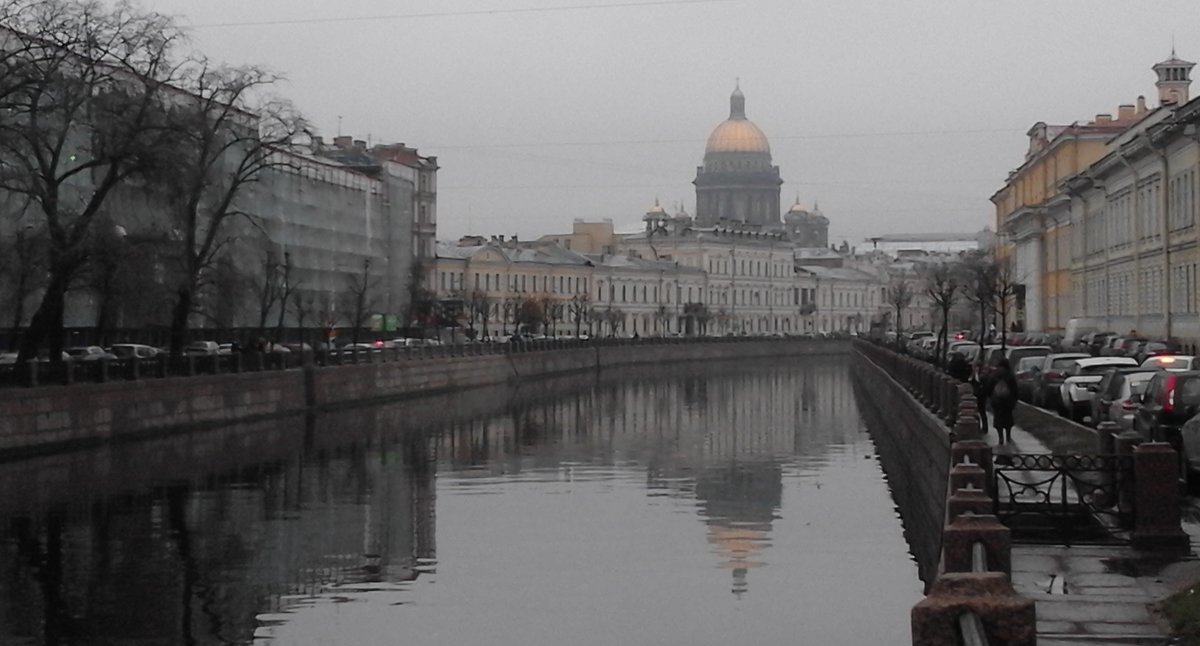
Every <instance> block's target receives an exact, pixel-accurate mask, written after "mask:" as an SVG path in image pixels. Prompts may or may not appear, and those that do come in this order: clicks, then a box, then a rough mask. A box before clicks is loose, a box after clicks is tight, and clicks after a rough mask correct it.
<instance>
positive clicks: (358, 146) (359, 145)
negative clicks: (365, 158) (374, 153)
mask: <svg viewBox="0 0 1200 646" xmlns="http://www.w3.org/2000/svg"><path fill="white" fill-rule="evenodd" d="M354 149H355V150H358V151H366V149H367V142H366V141H364V140H362V139H355V140H354Z"/></svg>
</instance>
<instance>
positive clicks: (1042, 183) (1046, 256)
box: [991, 97, 1148, 331]
mask: <svg viewBox="0 0 1200 646" xmlns="http://www.w3.org/2000/svg"><path fill="white" fill-rule="evenodd" d="M1147 113H1148V111H1147V109H1146V100H1145V98H1144V97H1138V99H1137V103H1136V104H1134V105H1122V106H1120V107H1119V108H1118V109H1117V115H1116V117H1115V118H1114V117H1113V116H1112V115H1111V114H1098V115H1096V118H1095V119H1093V120H1092V121H1089V122H1087V123H1078V122H1076V123H1073V124H1070V125H1059V126H1054V125H1048V124H1046V123H1044V122H1038V123H1036V124H1034V126H1033V127H1032V128H1030V129H1029V132H1028V133H1026V134H1027V135H1028V137H1029V149H1028V151H1027V152H1026V153H1025V161H1024V162H1023V163H1022V164H1021V165H1020V166H1019V167H1017V168H1016V169H1015V170H1013V171H1012V172H1010V173H1009V174H1008V179H1007V180H1006V181H1005V183H1004V187H1003V188H1001V189H1000V190H998V191H996V193H995V194H993V195H992V197H991V201H992V203H993V204H994V205H995V207H996V232H997V234H999V238H1000V241H999V244H998V245H997V247H996V255H997V256H998V257H999V258H1003V259H1007V261H1008V262H1009V263H1010V266H1011V269H1012V272H1013V276H1014V277H1015V279H1016V282H1017V283H1019V284H1020V285H1021V288H1019V289H1018V293H1017V298H1016V304H1015V311H1016V316H1015V317H1012V320H1013V321H1014V322H1015V323H1016V324H1017V325H1019V326H1020V327H1021V328H1022V329H1024V330H1027V331H1058V330H1062V329H1063V328H1064V327H1065V326H1066V322H1067V320H1068V319H1069V318H1070V317H1071V315H1072V314H1071V298H1070V286H1071V217H1070V203H1071V200H1070V197H1069V196H1068V195H1067V194H1066V193H1065V192H1064V191H1063V188H1062V182H1063V181H1064V180H1065V179H1067V178H1069V177H1072V176H1074V175H1075V174H1077V173H1079V172H1080V171H1082V170H1083V169H1085V168H1087V167H1088V166H1089V165H1091V164H1092V163H1094V162H1095V161H1097V160H1098V159H1100V158H1101V157H1103V156H1104V155H1105V154H1106V153H1107V152H1108V150H1107V148H1106V143H1107V142H1108V140H1109V139H1111V138H1112V137H1113V136H1115V135H1117V134H1119V133H1121V132H1122V131H1124V130H1125V129H1126V128H1128V127H1130V126H1132V125H1134V124H1136V123H1137V122H1138V121H1140V120H1141V119H1142V118H1143V117H1144V116H1145V115H1146V114H1147Z"/></svg>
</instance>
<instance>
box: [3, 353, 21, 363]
mask: <svg viewBox="0 0 1200 646" xmlns="http://www.w3.org/2000/svg"><path fill="white" fill-rule="evenodd" d="M16 364H17V353H16V352H0V366H14V365H16Z"/></svg>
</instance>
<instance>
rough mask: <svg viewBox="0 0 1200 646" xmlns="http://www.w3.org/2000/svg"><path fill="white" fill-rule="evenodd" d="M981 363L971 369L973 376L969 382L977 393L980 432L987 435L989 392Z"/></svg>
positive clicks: (976, 402) (976, 401)
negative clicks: (985, 384) (981, 370)
mask: <svg viewBox="0 0 1200 646" xmlns="http://www.w3.org/2000/svg"><path fill="white" fill-rule="evenodd" d="M979 368H980V364H975V369H974V370H972V371H971V377H970V378H969V379H968V380H967V383H969V384H971V390H972V391H973V392H974V393H975V404H976V408H977V409H978V411H979V432H980V433H983V435H984V437H987V433H988V416H987V392H986V391H985V388H984V378H983V376H982V375H980V374H979Z"/></svg>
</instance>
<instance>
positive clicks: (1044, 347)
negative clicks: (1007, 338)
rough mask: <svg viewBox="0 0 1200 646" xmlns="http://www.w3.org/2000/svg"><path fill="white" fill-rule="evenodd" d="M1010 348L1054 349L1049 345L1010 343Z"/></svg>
mask: <svg viewBox="0 0 1200 646" xmlns="http://www.w3.org/2000/svg"><path fill="white" fill-rule="evenodd" d="M1008 349H1009V350H1053V349H1054V348H1051V347H1050V346H1048V345H1010V346H1008Z"/></svg>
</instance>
